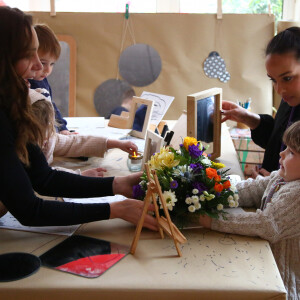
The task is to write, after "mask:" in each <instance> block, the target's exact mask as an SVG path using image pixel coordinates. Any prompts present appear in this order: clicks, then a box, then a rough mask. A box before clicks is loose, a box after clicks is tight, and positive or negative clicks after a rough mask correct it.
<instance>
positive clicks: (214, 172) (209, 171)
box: [205, 168, 218, 179]
mask: <svg viewBox="0 0 300 300" xmlns="http://www.w3.org/2000/svg"><path fill="white" fill-rule="evenodd" d="M205 172H206V176H207V177H208V178H209V179H213V178H215V177H216V176H218V173H217V170H216V169H213V168H206V170H205Z"/></svg>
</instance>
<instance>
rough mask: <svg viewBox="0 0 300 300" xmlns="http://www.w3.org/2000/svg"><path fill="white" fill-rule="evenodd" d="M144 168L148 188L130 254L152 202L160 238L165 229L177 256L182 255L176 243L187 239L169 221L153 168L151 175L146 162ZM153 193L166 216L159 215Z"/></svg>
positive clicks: (135, 245)
mask: <svg viewBox="0 0 300 300" xmlns="http://www.w3.org/2000/svg"><path fill="white" fill-rule="evenodd" d="M145 169H146V173H147V177H148V189H147V193H146V197H145V200H144V209H143V212H142V215H141V219H140V221H139V223H138V225H137V227H136V230H135V235H134V238H133V241H132V244H131V248H130V253H131V254H134V253H135V250H136V247H137V243H138V240H139V238H140V234H141V231H142V227H143V224H144V219H145V216H146V214H147V212H148V207H149V205H150V204H151V202H152V203H153V204H154V211H155V216H156V219H157V222H158V225H159V233H160V236H161V238H162V239H163V238H164V233H163V231H165V232H166V233H167V234H168V235H169V236H170V237H171V238H172V239H173V241H174V244H175V247H176V250H177V253H178V256H182V254H181V251H180V249H179V247H178V243H179V244H183V243H185V242H186V241H187V240H186V238H185V236H184V235H183V234H182V233H181V232H180V231H179V229H178V228H177V227H176V226H175V225H174V223H172V221H171V218H170V215H169V211H168V208H167V204H166V200H165V199H164V197H163V194H162V191H161V187H160V184H159V181H158V178H157V175H156V172H155V170H151V174H152V177H151V174H150V169H149V166H148V164H145ZM155 194H157V195H158V196H159V198H160V200H161V204H162V207H163V210H164V213H165V216H166V217H161V216H160V215H159V211H158V205H157V202H156V199H155Z"/></svg>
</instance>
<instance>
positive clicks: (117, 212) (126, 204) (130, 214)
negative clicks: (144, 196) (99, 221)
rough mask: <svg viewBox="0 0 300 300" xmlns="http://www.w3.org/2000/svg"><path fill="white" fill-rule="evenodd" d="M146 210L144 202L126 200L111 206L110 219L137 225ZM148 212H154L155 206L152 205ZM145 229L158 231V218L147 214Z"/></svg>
mask: <svg viewBox="0 0 300 300" xmlns="http://www.w3.org/2000/svg"><path fill="white" fill-rule="evenodd" d="M143 209H144V202H143V201H140V200H135V199H126V200H123V201H118V202H113V203H111V204H110V219H115V218H120V219H123V220H125V221H128V222H130V223H132V224H134V225H137V224H138V222H139V220H140V218H141V215H142V212H143ZM148 211H154V205H153V204H150V205H149V208H148ZM143 226H144V227H146V228H148V229H151V230H154V231H157V230H158V224H157V220H156V218H154V217H153V216H150V215H149V214H146V216H145V219H144V224H143Z"/></svg>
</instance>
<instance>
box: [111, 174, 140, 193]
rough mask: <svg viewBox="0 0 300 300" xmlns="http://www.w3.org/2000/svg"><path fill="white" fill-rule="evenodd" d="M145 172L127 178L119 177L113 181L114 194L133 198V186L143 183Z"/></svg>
mask: <svg viewBox="0 0 300 300" xmlns="http://www.w3.org/2000/svg"><path fill="white" fill-rule="evenodd" d="M142 174H143V172H137V173H133V174H130V175H127V176H118V177H115V178H114V181H113V193H114V194H119V195H123V196H125V197H127V198H132V195H133V186H134V185H137V184H138V183H139V182H140V181H141V176H142Z"/></svg>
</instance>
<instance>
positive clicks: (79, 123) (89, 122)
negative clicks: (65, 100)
mask: <svg viewBox="0 0 300 300" xmlns="http://www.w3.org/2000/svg"><path fill="white" fill-rule="evenodd" d="M65 119H66V121H67V122H68V124H67V126H68V128H69V129H75V130H76V129H78V128H81V129H86V128H104V127H105V121H104V118H103V117H78V118H77V117H69V118H65Z"/></svg>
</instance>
